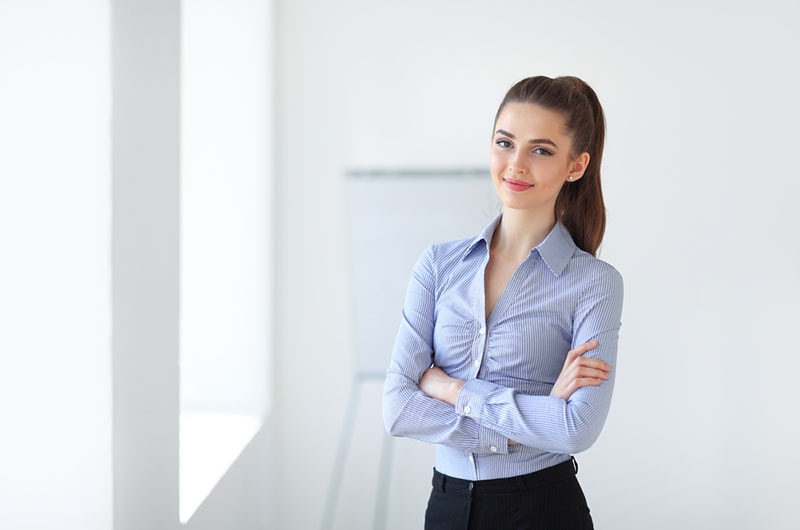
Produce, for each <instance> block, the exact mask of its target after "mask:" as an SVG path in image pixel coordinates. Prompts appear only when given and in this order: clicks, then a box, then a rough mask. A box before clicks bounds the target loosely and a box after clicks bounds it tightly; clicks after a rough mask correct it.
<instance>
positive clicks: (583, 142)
mask: <svg viewBox="0 0 800 530" xmlns="http://www.w3.org/2000/svg"><path fill="white" fill-rule="evenodd" d="M508 103H532V104H534V105H539V106H541V107H544V108H546V109H549V110H553V111H556V112H560V113H562V114H563V116H564V118H565V119H566V128H567V133H568V134H569V135H570V137H571V138H572V153H571V154H572V156H578V155H579V154H581V153H589V157H590V158H589V165H588V166H587V167H586V171H585V172H584V173H583V177H581V178H579V179H578V180H576V181H574V182H567V183H565V184H564V185H563V186H562V187H561V191H560V192H559V194H558V197H557V198H556V205H555V214H556V220H558V221H560V222H561V223H562V224H563V225H564V226H565V227H566V228H567V230H569V233H570V235H571V236H572V239H573V240H574V241H575V244H576V245H578V247H579V248H581V249H582V250H585V251H586V252H588V253H590V254H592V255H596V254H597V249H598V248H599V247H600V243H601V242H602V241H603V234H604V233H605V230H606V207H605V203H604V202H603V191H602V189H601V187H600V164H601V162H602V159H603V144H604V142H605V135H606V122H605V116H604V114H603V107H602V106H600V101H599V100H598V99H597V94H595V92H594V90H592V88H591V87H590V86H589V85H587V84H586V83H585V82H584V81H582V80H581V79H579V78H577V77H572V76H567V77H557V78H555V79H551V78H549V77H545V76H537V77H529V78H527V79H523V80H522V81H519V82H518V83H517V84H515V85H514V86H513V87H511V89H509V91H508V92H507V93H506V96H505V97H504V98H503V101H502V103H500V107H499V108H498V109H497V114H496V115H495V118H494V121H495V124H497V118H499V117H500V112H501V111H502V110H503V108H504V107H505V106H506V105H507V104H508Z"/></svg>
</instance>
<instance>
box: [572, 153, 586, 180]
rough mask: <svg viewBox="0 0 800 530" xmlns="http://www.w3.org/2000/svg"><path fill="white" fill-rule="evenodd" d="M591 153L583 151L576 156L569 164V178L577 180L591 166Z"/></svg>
mask: <svg viewBox="0 0 800 530" xmlns="http://www.w3.org/2000/svg"><path fill="white" fill-rule="evenodd" d="M590 158H591V157H590V156H589V153H581V154H579V155H578V156H576V157H575V158H574V159H573V160H572V163H571V164H570V166H569V180H570V182H575V181H576V180H578V179H579V178H581V177H582V176H583V173H584V172H585V171H586V168H587V167H588V166H589V159H590Z"/></svg>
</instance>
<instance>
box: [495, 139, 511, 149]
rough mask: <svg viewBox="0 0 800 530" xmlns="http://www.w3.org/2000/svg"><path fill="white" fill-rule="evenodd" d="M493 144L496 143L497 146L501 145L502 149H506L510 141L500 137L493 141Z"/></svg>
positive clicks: (509, 145)
mask: <svg viewBox="0 0 800 530" xmlns="http://www.w3.org/2000/svg"><path fill="white" fill-rule="evenodd" d="M495 144H496V145H498V146H499V147H502V148H503V149H508V148H509V147H511V142H509V141H508V140H506V139H505V138H500V139H499V140H497V141H496V142H495Z"/></svg>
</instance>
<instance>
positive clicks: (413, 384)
mask: <svg viewBox="0 0 800 530" xmlns="http://www.w3.org/2000/svg"><path fill="white" fill-rule="evenodd" d="M434 253H435V248H434V247H430V248H428V250H427V251H426V252H425V253H423V254H422V256H420V258H419V259H418V260H417V264H416V265H415V266H414V270H413V272H412V275H411V280H410V282H409V286H408V291H407V293H406V300H405V303H404V305H403V311H402V319H401V322H400V330H399V331H398V334H397V338H396V340H395V344H394V350H393V352H392V360H391V363H390V365H389V369H388V370H387V374H386V382H385V385H384V392H383V419H384V423H385V425H386V430H387V432H388V433H389V434H391V435H392V436H405V437H409V438H414V439H417V440H421V441H423V442H430V443H438V444H444V445H447V446H450V447H454V448H458V449H462V450H463V451H465V452H471V453H498V452H500V451H502V452H505V451H506V447H507V445H508V438H507V437H504V436H503V435H501V434H499V433H498V432H496V431H495V430H493V429H491V428H490V427H487V426H484V425H481V424H480V423H479V422H478V421H476V419H475V418H472V417H470V416H468V415H462V414H458V413H456V410H455V408H454V407H453V405H450V404H448V403H445V402H444V401H440V400H438V399H434V398H432V397H430V396H428V395H427V394H425V393H424V392H423V391H422V390H420V389H419V386H418V384H419V380H420V378H421V377H422V374H423V373H424V372H425V370H427V369H428V368H429V367H430V366H431V364H432V363H433V332H434V326H435V307H436V264H435V263H436V262H435V256H434Z"/></svg>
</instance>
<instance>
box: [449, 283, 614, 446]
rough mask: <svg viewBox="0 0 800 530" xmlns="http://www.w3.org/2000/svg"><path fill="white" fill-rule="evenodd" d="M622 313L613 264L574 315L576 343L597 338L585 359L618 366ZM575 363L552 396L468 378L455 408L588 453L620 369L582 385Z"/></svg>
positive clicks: (527, 441)
mask: <svg viewBox="0 0 800 530" xmlns="http://www.w3.org/2000/svg"><path fill="white" fill-rule="evenodd" d="M621 311H622V278H621V277H620V276H619V273H617V272H616V271H615V270H613V269H611V268H608V269H607V270H606V271H605V272H604V274H602V275H601V276H600V277H598V278H597V279H596V280H595V281H594V282H592V284H590V286H589V287H588V288H587V290H586V292H585V293H584V296H583V297H582V299H581V301H580V303H579V304H578V307H577V310H576V312H575V315H574V319H573V346H574V345H575V344H583V343H586V342H589V341H591V340H596V341H597V346H596V347H595V348H594V349H591V351H588V352H586V353H585V354H584V355H579V357H581V358H584V359H596V360H600V361H602V362H603V363H607V364H608V365H611V366H613V365H614V364H615V362H616V353H617V339H618V335H619V327H620V316H621ZM573 352H575V350H573ZM573 361H574V359H573ZM570 364H571V363H570V362H569V359H568V362H567V363H565V371H566V376H565V371H562V376H560V377H559V381H561V382H562V383H565V384H562V385H558V384H557V385H556V386H554V389H553V393H551V395H550V396H530V395H524V394H521V393H519V392H517V391H515V390H513V389H510V388H505V387H502V386H499V385H496V384H494V383H490V382H488V381H483V380H480V379H473V380H470V381H467V382H466V383H464V384H463V386H461V387H460V389H459V391H458V393H457V397H456V399H455V410H456V412H457V413H458V414H459V415H461V416H465V417H470V418H472V419H474V420H475V421H477V422H478V423H479V424H480V425H481V426H484V427H487V428H489V429H493V430H496V431H497V432H499V433H502V434H503V435H504V436H506V437H507V438H508V439H509V440H515V441H516V442H518V443H521V444H524V445H529V446H533V447H537V448H540V449H544V450H547V451H552V452H559V453H577V452H580V451H584V450H586V449H588V448H589V447H590V446H591V445H592V443H594V441H595V440H596V439H597V437H598V436H599V434H600V431H601V430H602V427H603V424H604V423H605V419H606V417H607V415H608V410H609V408H610V404H611V394H612V391H613V383H614V376H615V372H614V370H613V369H612V370H611V371H610V372H609V373H608V379H607V380H606V381H603V382H602V383H601V384H599V385H592V384H589V385H585V386H580V385H578V384H576V383H577V382H578V380H579V379H580V378H581V376H580V373H579V372H575V371H572V372H571V371H570V370H569V369H568V366H569V365H570ZM578 366H582V365H581V363H578ZM600 366H602V365H600ZM595 368H596V367H595ZM570 373H571V374H572V375H571V376H570V375H569V374H570ZM442 374H443V372H442ZM445 377H446V374H445ZM570 381H572V384H573V386H580V388H577V389H575V390H574V392H572V393H571V394H570V392H569V385H570ZM559 387H560V388H559ZM559 396H562V397H563V396H567V397H568V399H562V397H559Z"/></svg>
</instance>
